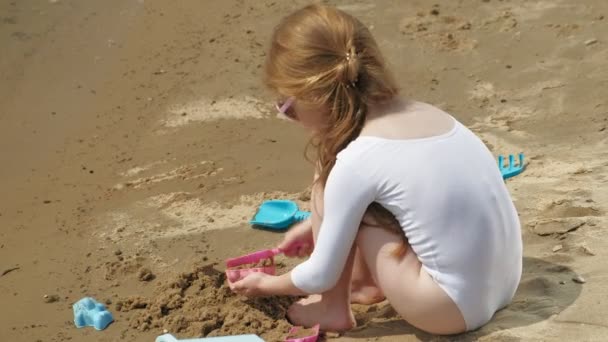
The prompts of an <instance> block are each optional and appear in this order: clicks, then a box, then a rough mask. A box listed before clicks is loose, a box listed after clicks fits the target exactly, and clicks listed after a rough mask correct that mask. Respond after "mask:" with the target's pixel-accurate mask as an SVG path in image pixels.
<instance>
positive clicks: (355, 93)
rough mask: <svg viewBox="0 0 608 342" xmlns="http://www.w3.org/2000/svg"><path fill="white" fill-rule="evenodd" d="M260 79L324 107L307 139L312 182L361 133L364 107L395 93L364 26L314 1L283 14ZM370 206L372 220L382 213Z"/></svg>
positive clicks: (322, 180) (320, 179) (285, 93)
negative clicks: (323, 119)
mask: <svg viewBox="0 0 608 342" xmlns="http://www.w3.org/2000/svg"><path fill="white" fill-rule="evenodd" d="M265 83H266V85H267V86H268V87H269V88H270V89H272V90H274V91H275V92H277V93H279V94H281V95H282V96H285V97H291V96H293V97H295V98H296V100H297V101H303V102H307V103H312V104H315V105H319V106H322V107H324V108H327V109H328V117H327V120H326V124H325V125H324V127H322V128H320V129H319V130H318V131H317V132H315V133H314V135H313V139H312V140H311V141H310V143H309V147H310V146H311V145H312V146H314V147H316V159H317V160H316V163H315V164H316V166H317V172H318V175H319V177H318V178H317V181H316V182H318V183H320V185H321V186H323V187H324V186H325V183H326V181H327V177H328V176H329V173H330V171H331V169H332V168H333V166H334V165H335V162H336V156H337V154H338V153H339V152H340V151H341V150H342V149H344V148H345V147H346V146H347V145H348V144H349V143H350V142H351V141H352V140H354V139H355V138H356V137H357V136H358V135H359V133H360V132H361V129H362V128H363V125H364V123H365V119H366V115H367V112H368V107H369V106H370V105H372V104H380V103H384V102H388V101H390V100H392V99H393V98H394V97H395V96H396V95H397V94H398V88H397V86H396V84H395V82H394V80H393V77H392V75H391V73H390V72H389V71H388V70H387V68H386V65H385V62H384V59H383V57H382V54H381V53H380V49H379V48H378V45H377V44H376V41H375V40H374V38H373V36H372V34H371V32H370V31H369V30H368V28H367V27H365V25H363V23H361V22H360V21H359V20H358V19H356V18H354V17H353V16H351V15H349V14H347V13H345V12H343V11H340V10H338V9H336V8H333V7H329V6H324V5H319V4H314V5H309V6H306V7H304V8H302V9H300V10H298V11H296V12H294V13H292V14H290V15H288V16H287V17H285V18H283V19H282V20H281V22H280V23H279V25H278V26H277V27H276V28H275V30H274V34H273V36H272V41H271V46H270V51H269V53H268V54H267V59H266V66H265ZM370 209H371V211H372V212H374V213H377V214H379V215H374V216H375V217H377V220H378V219H379V218H382V217H388V215H386V214H387V213H388V212H387V211H386V210H384V213H383V212H382V209H384V208H382V207H381V206H379V205H376V204H372V205H371V206H370ZM380 214H381V215H380ZM388 214H390V213H388ZM390 216H391V218H392V219H393V220H394V217H392V215H390ZM378 221H379V220H378ZM382 221H384V222H387V220H382Z"/></svg>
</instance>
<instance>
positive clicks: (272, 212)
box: [250, 200, 310, 230]
mask: <svg viewBox="0 0 608 342" xmlns="http://www.w3.org/2000/svg"><path fill="white" fill-rule="evenodd" d="M309 216H310V212H308V211H300V209H299V208H298V205H297V204H296V203H295V202H294V201H289V200H269V201H265V202H264V203H262V205H261V206H260V208H259V209H258V212H257V213H256V214H255V216H254V217H253V220H251V221H250V223H251V224H252V225H255V226H261V227H265V228H270V229H277V230H283V229H287V228H289V226H291V225H292V224H294V223H296V222H299V221H303V220H305V219H307V218H308V217H309Z"/></svg>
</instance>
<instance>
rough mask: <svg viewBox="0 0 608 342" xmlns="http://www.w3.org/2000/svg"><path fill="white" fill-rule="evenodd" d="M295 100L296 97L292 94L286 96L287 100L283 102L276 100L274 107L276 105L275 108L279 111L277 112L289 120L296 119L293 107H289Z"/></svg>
mask: <svg viewBox="0 0 608 342" xmlns="http://www.w3.org/2000/svg"><path fill="white" fill-rule="evenodd" d="M295 100H296V98H295V97H293V96H292V97H290V98H288V99H287V100H285V102H281V101H278V102H277V104H276V107H277V110H278V111H279V113H281V114H283V115H285V116H286V117H287V118H289V119H291V120H297V119H298V118H297V116H296V113H295V111H294V110H293V108H292V107H291V105H293V103H294V101H295ZM290 109H291V110H290Z"/></svg>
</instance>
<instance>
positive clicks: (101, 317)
mask: <svg viewBox="0 0 608 342" xmlns="http://www.w3.org/2000/svg"><path fill="white" fill-rule="evenodd" d="M72 308H73V309H74V323H75V324H76V327H77V328H82V327H90V326H92V327H94V328H95V329H96V330H103V329H105V328H106V327H107V326H108V324H110V323H112V321H114V318H113V317H112V314H111V313H110V311H108V310H107V309H106V307H105V305H103V304H101V303H99V302H98V301H96V300H95V299H93V298H91V297H85V298H82V299H81V300H79V301H78V302H76V303H75V304H74V305H73V306H72Z"/></svg>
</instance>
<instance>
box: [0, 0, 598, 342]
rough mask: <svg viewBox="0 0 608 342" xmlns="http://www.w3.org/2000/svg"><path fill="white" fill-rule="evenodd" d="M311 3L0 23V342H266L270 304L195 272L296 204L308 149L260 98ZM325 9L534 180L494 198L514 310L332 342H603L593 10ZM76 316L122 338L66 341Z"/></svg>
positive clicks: (52, 9)
mask: <svg viewBox="0 0 608 342" xmlns="http://www.w3.org/2000/svg"><path fill="white" fill-rule="evenodd" d="M305 3H307V2H304V1H295V2H287V1H274V2H273V1H267V0H264V1H255V2H254V1H237V0H227V1H222V2H215V1H214V2H210V1H207V2H201V1H193V0H192V1H190V0H187V1H179V2H172V3H171V4H169V3H167V2H164V1H158V0H156V1H153V0H145V1H144V0H129V1H103V2H101V1H99V2H86V3H85V2H79V1H65V0H56V1H33V0H21V1H10V0H7V1H4V2H2V3H0V43H1V45H0V46H2V47H3V49H2V50H3V52H2V58H0V80H1V82H0V148H2V153H0V165H1V166H2V167H1V168H0V190H1V191H2V192H1V193H2V195H1V196H0V227H1V228H0V303H3V306H4V308H5V309H4V310H2V312H0V336H2V337H3V338H4V339H6V340H13V341H65V340H73V341H84V340H87V341H117V340H123V341H152V340H153V339H154V337H155V336H157V335H160V334H162V333H163V330H165V329H166V330H167V331H170V332H171V333H174V334H175V335H176V336H179V337H181V338H186V337H194V336H195V335H194V334H196V331H200V332H201V334H207V333H209V334H212V335H213V334H222V333H228V332H230V333H234V332H239V331H241V332H258V331H259V332H260V333H261V334H262V333H263V334H267V335H266V338H267V339H268V340H269V341H272V340H274V339H277V338H279V336H281V335H280V331H282V330H283V329H284V328H285V327H287V326H288V325H287V323H286V321H284V320H283V319H281V318H280V314H279V313H280V311H281V310H282V309H281V305H284V304H285V303H283V304H281V302H280V301H278V302H274V301H270V302H269V303H266V304H264V303H262V304H260V303H257V304H255V305H253V304H251V303H247V302H243V301H242V300H239V299H238V298H234V297H233V296H231V295H230V294H229V293H225V292H222V291H224V290H225V289H224V290H222V286H221V284H219V283H214V282H213V281H212V282H211V283H209V277H211V278H213V276H210V275H208V274H205V273H204V272H203V273H201V272H199V270H200V268H199V267H201V266H204V265H210V264H213V263H219V264H218V265H217V266H216V268H217V269H218V270H220V271H221V269H222V268H221V262H222V261H223V260H224V259H225V258H226V257H229V256H235V255H240V254H243V253H246V252H249V251H252V250H255V249H260V248H266V247H269V246H273V245H274V243H276V242H277V241H279V240H280V239H281V235H280V234H276V233H270V232H265V231H259V230H254V229H251V227H250V226H249V225H248V223H247V221H248V219H249V218H250V217H251V216H252V215H253V213H254V212H255V210H256V207H257V206H258V205H259V204H260V203H261V202H262V201H263V200H265V199H270V198H292V199H296V200H298V201H299V202H300V204H301V205H302V206H303V207H306V206H307V205H308V200H309V199H308V196H307V187H308V185H309V183H310V181H311V178H312V168H311V166H310V164H309V163H308V162H306V161H305V159H304V158H303V150H304V146H305V144H306V140H307V137H306V134H305V132H303V131H302V130H301V129H300V128H298V127H295V126H293V125H291V124H289V123H287V122H285V121H283V120H279V119H277V118H276V117H275V114H274V111H273V109H272V104H271V102H272V101H271V100H272V98H271V97H270V96H269V94H268V93H267V92H266V91H265V90H264V88H263V87H262V84H261V81H260V76H261V75H260V74H261V64H262V63H263V60H264V51H265V47H266V45H267V41H268V39H269V36H270V32H271V29H272V27H273V26H274V25H275V24H276V23H277V21H278V20H279V18H280V17H281V16H282V15H285V14H286V13H289V12H290V11H292V10H294V9H296V8H298V7H300V6H301V5H304V4H305ZM330 3H332V4H336V5H339V6H340V7H341V8H343V9H344V10H346V11H349V12H350V13H352V14H354V15H356V16H358V17H359V18H361V20H363V21H364V22H365V23H366V24H367V25H369V26H370V28H372V30H373V32H374V34H375V35H376V37H377V39H378V42H379V44H380V45H381V47H382V49H383V51H384V52H385V54H386V57H387V59H388V60H389V61H390V62H391V65H392V68H393V70H394V72H395V74H396V76H397V78H398V80H399V84H400V86H401V87H402V90H403V94H404V95H405V96H408V97H411V98H415V99H417V100H421V101H426V102H429V103H432V104H435V105H437V106H439V107H441V108H443V109H444V110H447V111H449V112H450V113H452V114H453V115H454V116H455V117H456V118H457V119H459V120H460V121H462V122H463V123H465V124H466V125H467V126H469V127H471V128H472V129H473V130H474V131H475V132H476V133H477V134H479V135H480V137H482V138H483V139H484V141H485V142H486V143H487V144H488V145H489V146H490V148H491V149H492V151H493V152H494V153H495V155H498V154H501V153H502V154H508V153H518V152H520V151H523V152H525V153H526V157H527V161H528V165H527V169H526V171H525V172H524V173H523V174H521V175H519V176H517V177H515V178H513V179H512V180H509V181H508V186H509V189H510V191H511V193H512V196H513V198H514V201H515V204H516V206H517V208H518V210H519V213H520V216H521V221H522V225H523V227H522V229H523V234H524V241H525V247H524V254H525V259H524V277H523V279H522V282H521V286H520V288H519V290H518V293H517V296H516V298H515V300H514V301H513V303H512V304H511V305H510V306H509V307H508V308H506V309H505V310H502V311H501V312H499V313H498V314H497V315H496V317H495V318H494V320H493V321H492V322H491V323H490V324H488V325H487V326H485V327H483V328H482V329H480V330H478V331H476V332H472V333H468V334H464V335H461V336H458V337H452V338H438V337H432V336H429V335H427V334H425V333H422V332H420V331H418V330H416V329H414V328H412V327H411V326H409V325H407V324H406V323H404V322H403V321H401V320H400V319H399V317H396V316H395V314H394V312H392V310H390V308H389V307H388V306H387V305H386V304H385V303H381V304H378V305H374V306H371V307H364V306H357V307H356V316H357V321H358V324H359V326H360V327H359V328H357V329H355V330H354V331H352V332H349V333H347V334H345V335H343V336H340V337H331V339H332V340H333V339H335V340H336V341H359V340H365V341H367V340H369V341H372V340H373V341H410V340H411V341H417V340H439V341H441V340H463V341H466V340H482V341H483V340H486V341H490V340H491V341H495V340H503V341H519V340H524V341H528V340H544V341H559V340H579V341H602V340H605V336H606V335H607V334H608V318H607V317H608V306H607V305H606V303H605V298H607V294H608V293H607V292H608V287H607V286H605V285H604V284H603V281H604V280H605V279H606V277H607V276H608V266H607V265H606V263H605V260H606V257H607V254H608V252H606V250H607V249H606V247H607V246H608V236H607V235H606V234H605V228H606V225H607V223H608V220H607V219H606V211H607V210H608V183H607V182H608V148H607V143H608V103H607V100H606V94H607V91H606V86H607V85H608V83H607V82H608V81H607V80H608V71H607V69H606V68H605V65H606V60H608V48H607V45H606V44H607V41H606V37H608V19H606V18H604V16H605V15H608V3H606V2H605V1H602V0H585V1H534V2H530V1H523V0H512V1H497V0H490V1H472V0H466V1H459V2H453V1H447V0H442V1H436V2H435V4H436V5H433V4H432V3H427V2H423V1H416V2H395V1H386V0H380V1H376V2H362V1H330ZM290 263H291V261H286V262H285V264H286V265H287V266H288V265H289V264H290ZM142 269H144V270H143V271H142ZM581 277H582V278H584V280H585V282H584V283H583V284H581V283H579V282H575V281H574V280H573V279H575V278H576V279H577V280H580V278H581ZM183 279H186V280H187V281H186V282H185V283H184V281H183ZM188 279H189V280H188ZM213 279H215V278H213ZM193 284H194V285H193ZM204 284H207V285H204ZM209 284H211V285H209ZM205 291H209V293H211V294H212V296H211V297H214V298H216V299H217V298H220V297H221V296H220V295H218V293H220V294H222V296H225V297H221V298H223V299H221V300H224V302H222V301H221V300H220V301H219V302H213V303H211V302H209V303H207V302H206V301H205V300H206V299H205V298H208V296H209V293H207V292H205ZM45 295H46V296H47V297H46V298H45V297H44V296H45ZM83 296H93V297H95V298H97V299H99V300H100V301H103V302H107V303H109V304H108V307H109V308H110V310H111V311H112V312H113V314H114V316H115V319H116V321H115V322H114V323H113V324H112V325H110V326H109V327H108V328H107V329H106V330H103V331H101V332H98V331H94V330H93V329H91V328H87V329H76V328H75V327H74V325H73V322H72V320H73V315H72V309H71V305H72V304H73V303H74V302H75V301H77V300H78V299H80V298H81V297H83ZM171 296H173V297H171ZM49 298H50V299H49ZM133 298H139V300H140V302H141V303H143V304H141V305H139V306H140V307H139V308H136V307H129V305H128V303H131V304H132V303H133V301H130V302H129V300H130V299H133ZM228 302H229V303H231V304H230V305H225V304H226V303H228ZM125 303H127V305H125ZM144 304H145V305H144ZM155 305H157V306H155ZM214 305H215V306H214ZM135 306H138V305H135ZM161 307H164V309H161ZM196 308H200V310H198V311H197V309H196ZM205 308H212V309H213V310H211V311H213V312H207V313H205ZM269 308H270V309H269ZM158 310H160V311H161V314H160V316H158V315H159V313H158ZM222 310H223V311H222ZM243 312H245V313H244V314H243V316H242V317H241V316H239V313H243ZM146 315H150V316H154V315H156V316H155V317H152V318H148V317H147V316H146ZM243 317H251V319H250V321H251V322H250V323H249V325H248V326H247V325H245V324H244V323H243V322H244V318H243ZM214 320H215V323H213V322H214ZM148 321H149V322H150V323H149V324H147V327H144V324H142V322H143V323H146V322H148ZM152 322H154V323H152ZM231 322H232V323H231ZM254 322H257V323H254ZM240 323H243V325H242V326H241V325H239V324H240ZM214 324H215V325H214ZM249 328H250V331H248V330H249ZM210 329H211V330H210ZM214 331H215V332H214ZM285 333H287V332H286V331H285Z"/></svg>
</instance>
